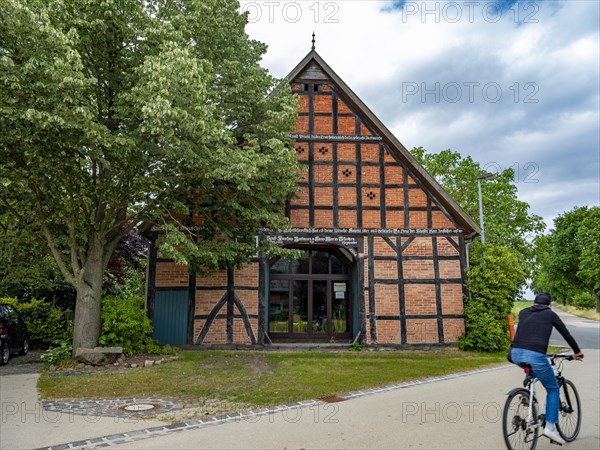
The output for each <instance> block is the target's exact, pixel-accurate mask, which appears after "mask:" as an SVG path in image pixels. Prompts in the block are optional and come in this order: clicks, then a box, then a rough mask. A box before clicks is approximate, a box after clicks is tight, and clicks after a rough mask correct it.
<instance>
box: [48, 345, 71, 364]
mask: <svg viewBox="0 0 600 450" xmlns="http://www.w3.org/2000/svg"><path fill="white" fill-rule="evenodd" d="M58 344H59V345H58V347H53V348H51V349H49V350H48V351H46V353H44V354H43V355H42V356H41V358H42V361H44V362H45V363H46V364H55V365H56V364H58V363H60V362H61V361H64V360H67V359H70V358H71V355H72V354H73V344H72V342H71V339H66V340H63V341H61V342H59V343H58Z"/></svg>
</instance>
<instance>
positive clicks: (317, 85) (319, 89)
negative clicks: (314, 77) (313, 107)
mask: <svg viewBox="0 0 600 450" xmlns="http://www.w3.org/2000/svg"><path fill="white" fill-rule="evenodd" d="M315 92H321V85H320V84H315Z"/></svg>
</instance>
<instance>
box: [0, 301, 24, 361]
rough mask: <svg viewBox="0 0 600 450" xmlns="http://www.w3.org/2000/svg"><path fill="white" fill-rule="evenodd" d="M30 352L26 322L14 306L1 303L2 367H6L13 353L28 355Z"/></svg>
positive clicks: (0, 353)
mask: <svg viewBox="0 0 600 450" xmlns="http://www.w3.org/2000/svg"><path fill="white" fill-rule="evenodd" d="M28 351H29V335H28V334H27V329H26V328H25V321H24V320H23V318H22V317H19V314H18V313H17V311H15V308H13V306H12V305H8V304H6V303H0V366H3V365H5V364H6V363H7V362H8V359H9V358H10V355H12V354H13V353H19V354H21V355H26V354H27V352H28Z"/></svg>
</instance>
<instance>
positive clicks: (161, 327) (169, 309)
mask: <svg viewBox="0 0 600 450" xmlns="http://www.w3.org/2000/svg"><path fill="white" fill-rule="evenodd" d="M187 323H188V292H187V291H157V292H156V293H155V297H154V336H153V337H154V340H155V341H157V342H158V343H159V344H160V345H165V344H172V345H182V344H186V343H187V342H186V341H187Z"/></svg>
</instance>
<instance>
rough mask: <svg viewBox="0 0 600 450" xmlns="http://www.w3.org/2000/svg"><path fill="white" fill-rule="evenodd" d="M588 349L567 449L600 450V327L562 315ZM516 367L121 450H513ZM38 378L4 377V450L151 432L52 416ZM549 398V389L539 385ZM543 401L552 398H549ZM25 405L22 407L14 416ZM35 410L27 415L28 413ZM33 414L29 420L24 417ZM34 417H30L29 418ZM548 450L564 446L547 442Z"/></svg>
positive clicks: (576, 373)
mask: <svg viewBox="0 0 600 450" xmlns="http://www.w3.org/2000/svg"><path fill="white" fill-rule="evenodd" d="M560 314H561V316H562V317H563V320H564V321H565V323H567V326H568V327H569V329H570V330H571V333H572V334H573V335H574V336H575V338H576V339H577V340H578V342H579V343H580V345H581V347H582V348H584V353H585V361H583V362H567V363H565V367H564V375H565V376H566V377H567V378H569V379H571V380H573V382H574V383H575V384H576V386H577V387H578V389H579V392H580V396H581V400H582V410H583V425H582V430H581V433H580V435H579V437H578V438H577V440H576V441H575V442H572V443H570V444H567V445H566V446H564V448H565V449H586V450H600V350H598V348H599V347H600V345H598V336H599V333H600V324H599V323H598V322H590V321H586V320H583V319H579V318H573V317H570V316H568V315H566V314H563V313H560ZM522 379H523V375H522V372H521V371H520V369H518V368H516V367H515V366H508V365H507V366H505V367H502V368H498V369H495V370H490V371H485V372H480V373H473V374H469V375H466V376H462V377H458V378H453V379H447V380H443V381H437V382H433V383H429V384H422V385H415V386H412V387H408V388H403V389H398V390H394V391H389V392H385V393H380V394H374V395H369V396H365V397H361V398H356V399H352V400H347V401H344V402H339V403H333V404H320V405H317V406H311V407H305V408H302V409H297V410H291V411H287V412H282V413H277V414H273V415H269V416H262V417H260V418H258V419H255V420H239V421H232V422H227V423H224V424H221V425H216V426H210V427H205V428H200V429H196V430H186V431H181V432H175V433H169V434H165V435H162V436H161V435H159V436H155V437H152V438H148V439H144V440H140V441H137V442H130V443H126V444H122V445H119V446H117V447H119V448H140V449H142V448H144V449H145V448H153V449H187V448H190V449H192V448H207V449H209V448H210V449H217V448H218V449H249V448H256V449H271V448H274V449H308V448H315V449H317V448H319V449H320V448H323V449H413V448H423V449H503V448H504V443H503V440H502V431H501V430H502V423H501V412H502V407H503V404H504V401H505V399H506V393H507V392H508V391H509V390H510V389H511V388H513V387H516V386H519V385H520V384H521V381H522ZM36 380H37V376H36V375H4V376H0V394H1V405H2V418H1V420H0V449H2V450H4V449H12V448H35V447H41V446H47V445H56V444H59V443H67V442H72V441H75V440H79V439H85V438H92V437H99V436H104V435H107V434H113V433H122V432H126V431H132V430H137V429H140V428H148V427H151V426H154V425H156V421H150V422H146V421H144V422H137V423H125V422H121V423H119V422H115V420H114V419H111V418H98V420H97V421H91V420H87V421H86V420H83V419H82V418H81V417H77V416H75V417H73V416H69V415H65V416H64V417H61V418H60V420H59V421H57V422H52V420H54V417H55V416H50V415H46V416H45V415H44V413H43V412H41V411H40V410H39V409H37V408H36V406H35V405H38V407H39V402H37V397H36V394H35V382H36ZM539 389H540V391H541V392H543V388H541V387H540V388H539ZM540 397H541V398H542V399H543V398H545V395H544V394H542V395H541V396H540ZM15 405H17V407H19V408H22V409H23V411H18V412H17V413H16V414H15V413H11V414H7V413H8V412H10V411H8V409H7V408H12V407H14V406H15ZM25 408H27V410H26V409H25ZM24 411H25V412H26V414H25V415H23V412H24ZM27 411H29V413H27ZM537 448H538V449H541V450H546V449H553V450H554V449H556V448H557V447H556V446H554V445H551V444H550V442H549V441H548V440H547V439H545V438H541V439H540V441H539V443H538V447H537Z"/></svg>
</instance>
